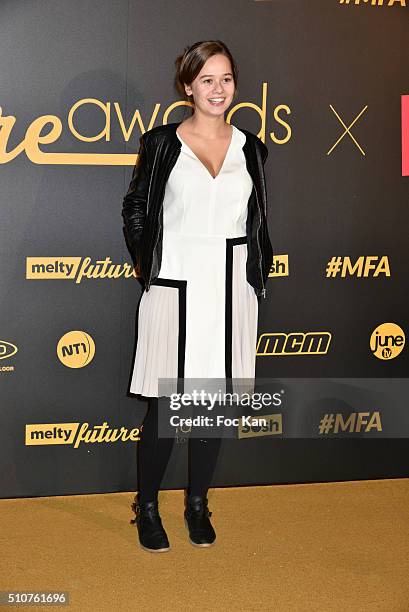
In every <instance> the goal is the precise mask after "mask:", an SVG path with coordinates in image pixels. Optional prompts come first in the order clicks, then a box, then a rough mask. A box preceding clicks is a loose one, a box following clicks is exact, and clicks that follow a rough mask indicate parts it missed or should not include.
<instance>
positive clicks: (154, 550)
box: [139, 543, 170, 553]
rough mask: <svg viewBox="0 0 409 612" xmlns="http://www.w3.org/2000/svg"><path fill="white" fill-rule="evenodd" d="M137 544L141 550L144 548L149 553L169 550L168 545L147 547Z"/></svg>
mask: <svg viewBox="0 0 409 612" xmlns="http://www.w3.org/2000/svg"><path fill="white" fill-rule="evenodd" d="M139 546H140V547H141V548H143V550H146V551H147V552H151V553H164V552H168V550H170V546H169V547H168V548H147V547H146V546H142V544H141V543H139Z"/></svg>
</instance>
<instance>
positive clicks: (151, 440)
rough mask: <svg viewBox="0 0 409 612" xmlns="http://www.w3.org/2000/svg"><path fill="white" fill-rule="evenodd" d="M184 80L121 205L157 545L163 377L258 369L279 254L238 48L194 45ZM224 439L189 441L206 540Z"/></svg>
mask: <svg viewBox="0 0 409 612" xmlns="http://www.w3.org/2000/svg"><path fill="white" fill-rule="evenodd" d="M175 83H176V86H177V89H178V91H179V93H180V94H181V95H182V97H183V98H184V99H185V100H186V101H188V102H189V103H190V104H189V106H191V107H192V109H193V112H192V115H191V116H190V117H189V118H188V119H186V120H184V121H182V122H180V123H170V124H168V125H163V126H157V127H155V128H153V129H151V130H148V131H147V132H145V134H144V135H143V136H142V137H141V146H140V150H139V156H138V162H137V164H136V166H135V169H134V172H133V176H132V180H131V183H130V186H129V190H128V192H127V194H126V196H125V198H124V202H123V210H122V215H123V219H124V227H125V232H126V237H127V241H128V243H129V245H130V249H131V252H132V254H133V255H134V256H135V259H136V261H137V265H138V269H139V273H140V276H141V278H142V280H144V282H145V291H144V292H143V294H142V297H141V301H140V304H139V312H138V334H137V335H138V337H137V347H136V355H135V360H134V365H133V374H132V380H131V386H130V391H131V392H132V393H136V394H140V395H141V396H143V397H147V398H148V412H147V415H146V417H145V420H144V422H143V430H142V436H141V440H140V442H139V443H138V494H137V496H136V497H135V503H134V504H133V509H134V511H135V512H136V519H134V522H136V525H137V528H138V534H139V540H140V544H141V546H142V547H143V548H144V549H146V550H149V551H154V552H164V551H167V550H169V548H170V545H169V540H168V537H167V534H166V532H165V529H164V527H163V525H162V521H161V517H160V514H159V507H158V490H159V488H160V484H161V480H162V477H163V474H164V471H165V469H166V465H167V463H168V460H169V457H170V453H171V450H172V446H173V442H174V439H173V438H165V437H160V436H159V435H158V420H159V418H160V414H158V397H159V390H158V379H159V378H168V379H169V378H174V379H176V378H183V379H185V378H186V379H187V378H206V379H217V378H223V377H225V378H228V377H233V378H242V379H251V378H254V374H255V357H256V340H257V319H258V296H260V295H263V296H265V282H266V280H267V277H268V272H269V269H270V266H271V263H272V259H273V254H272V248H271V243H270V239H269V236H268V230H267V222H266V190H265V178H264V169H263V165H264V162H265V159H266V157H267V148H266V146H265V145H264V143H262V141H261V140H259V139H258V137H257V136H255V135H254V134H251V133H250V132H248V131H247V130H241V129H239V128H237V127H236V126H234V125H230V124H228V123H227V122H226V120H225V112H226V110H227V109H228V107H229V106H230V105H231V103H232V101H233V99H234V97H235V94H236V90H237V67H236V63H235V61H234V59H233V57H232V55H231V53H230V51H229V50H228V48H227V47H226V45H225V44H224V43H223V42H222V41H219V40H217V41H199V42H197V43H195V44H193V45H192V46H190V47H188V48H186V49H185V52H184V53H183V54H182V55H180V56H179V57H178V58H177V60H176V76H175ZM220 442H221V440H220V437H209V438H194V437H190V439H189V487H188V490H187V492H186V493H187V494H186V507H185V521H186V525H187V527H188V530H189V539H190V542H191V543H192V544H194V545H197V546H210V545H211V544H213V543H214V541H215V538H216V534H215V531H214V528H213V526H212V524H211V522H210V516H211V512H210V511H209V509H208V500H207V492H208V488H209V486H210V483H211V478H212V475H213V472H214V468H215V465H216V460H217V456H218V452H219V447H220Z"/></svg>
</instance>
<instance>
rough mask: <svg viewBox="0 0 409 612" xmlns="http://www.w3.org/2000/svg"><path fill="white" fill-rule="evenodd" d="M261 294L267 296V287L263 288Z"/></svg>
mask: <svg viewBox="0 0 409 612" xmlns="http://www.w3.org/2000/svg"><path fill="white" fill-rule="evenodd" d="M261 295H262V296H263V298H265V297H266V289H265V287H264V288H263V290H262V292H261Z"/></svg>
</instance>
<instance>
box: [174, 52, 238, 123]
mask: <svg viewBox="0 0 409 612" xmlns="http://www.w3.org/2000/svg"><path fill="white" fill-rule="evenodd" d="M219 53H220V54H222V55H225V56H226V57H228V58H229V60H230V64H231V71H232V74H233V81H234V86H235V89H236V90H237V79H238V68H237V65H236V62H235V61H234V59H233V56H232V54H231V53H230V51H229V49H228V48H227V46H226V45H225V44H224V42H222V41H221V40H200V41H198V42H195V43H194V44H193V45H191V46H187V47H185V49H184V51H183V53H181V54H180V55H179V56H178V57H177V58H176V60H175V67H176V74H175V83H174V84H175V88H176V90H177V92H178V93H179V94H180V95H181V97H182V98H183V99H184V100H185V101H186V102H190V103H192V104H193V106H194V100H193V96H192V95H190V96H188V95H187V93H186V91H185V86H184V83H186V85H190V84H191V83H192V82H193V81H194V80H195V78H196V77H197V75H198V74H199V72H200V71H201V69H202V68H203V66H204V65H205V63H206V62H207V60H208V59H209V57H212V55H216V54H219ZM192 112H194V108H193V109H192Z"/></svg>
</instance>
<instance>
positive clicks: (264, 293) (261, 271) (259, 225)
mask: <svg viewBox="0 0 409 612" xmlns="http://www.w3.org/2000/svg"><path fill="white" fill-rule="evenodd" d="M254 191H255V193H256V201H257V207H258V214H259V224H258V230H257V245H258V252H259V260H258V266H259V269H260V278H261V284H262V290H261V295H262V296H263V298H265V297H266V289H265V286H264V279H263V269H262V267H261V259H262V254H261V247H260V241H259V233H260V227H261V210H260V203H259V200H258V194H257V188H256V186H255V185H254Z"/></svg>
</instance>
